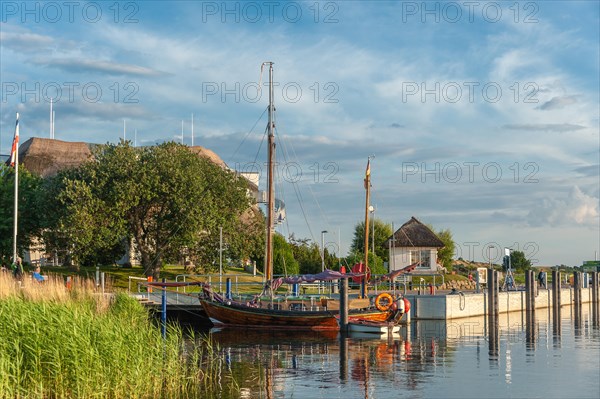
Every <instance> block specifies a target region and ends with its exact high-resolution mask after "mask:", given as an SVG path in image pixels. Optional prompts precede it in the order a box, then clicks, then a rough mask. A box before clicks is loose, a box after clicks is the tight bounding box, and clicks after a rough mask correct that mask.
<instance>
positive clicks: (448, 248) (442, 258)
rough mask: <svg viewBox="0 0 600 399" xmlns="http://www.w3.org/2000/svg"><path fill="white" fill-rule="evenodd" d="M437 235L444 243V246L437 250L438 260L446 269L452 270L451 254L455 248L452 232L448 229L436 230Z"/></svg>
mask: <svg viewBox="0 0 600 399" xmlns="http://www.w3.org/2000/svg"><path fill="white" fill-rule="evenodd" d="M437 236H438V238H439V239H440V240H442V242H443V243H444V247H443V248H440V249H438V251H437V258H438V262H439V263H440V264H442V266H444V267H445V268H446V270H448V271H452V256H453V255H454V249H455V246H454V240H453V239H452V232H451V231H450V229H446V230H440V231H438V232H437Z"/></svg>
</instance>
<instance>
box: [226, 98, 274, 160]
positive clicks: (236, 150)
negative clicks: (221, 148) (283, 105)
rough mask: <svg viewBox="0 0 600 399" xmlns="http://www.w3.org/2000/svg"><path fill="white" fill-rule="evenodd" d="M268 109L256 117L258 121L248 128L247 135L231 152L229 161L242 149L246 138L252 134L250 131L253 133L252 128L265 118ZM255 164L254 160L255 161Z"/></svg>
mask: <svg viewBox="0 0 600 399" xmlns="http://www.w3.org/2000/svg"><path fill="white" fill-rule="evenodd" d="M268 109H269V108H268V107H267V108H265V110H264V111H263V113H262V114H261V115H260V116H259V117H258V119H257V120H256V122H254V125H252V127H251V128H250V130H248V133H246V135H245V136H244V138H243V139H242V142H241V143H240V144H239V145H238V146H237V148H236V149H235V151H234V152H233V154H232V155H231V157H230V159H234V157H235V156H236V155H237V152H238V151H239V149H240V148H241V147H242V145H243V144H244V143H245V142H246V139H248V136H250V134H251V133H252V131H254V128H255V127H256V125H258V122H260V121H261V119H262V118H263V116H265V113H266V112H267V110H268ZM255 162H256V160H255Z"/></svg>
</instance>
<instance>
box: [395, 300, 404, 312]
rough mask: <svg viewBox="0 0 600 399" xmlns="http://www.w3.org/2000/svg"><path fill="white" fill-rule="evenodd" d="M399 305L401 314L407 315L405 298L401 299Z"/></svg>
mask: <svg viewBox="0 0 600 399" xmlns="http://www.w3.org/2000/svg"><path fill="white" fill-rule="evenodd" d="M397 303H398V310H400V313H402V314H404V313H406V311H405V310H404V298H399V299H398V301H397Z"/></svg>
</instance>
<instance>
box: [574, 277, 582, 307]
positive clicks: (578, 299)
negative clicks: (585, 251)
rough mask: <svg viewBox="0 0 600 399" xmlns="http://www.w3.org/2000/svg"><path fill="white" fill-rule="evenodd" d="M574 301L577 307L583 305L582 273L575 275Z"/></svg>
mask: <svg viewBox="0 0 600 399" xmlns="http://www.w3.org/2000/svg"><path fill="white" fill-rule="evenodd" d="M573 299H574V302H575V306H580V305H581V273H580V272H574V273H573Z"/></svg>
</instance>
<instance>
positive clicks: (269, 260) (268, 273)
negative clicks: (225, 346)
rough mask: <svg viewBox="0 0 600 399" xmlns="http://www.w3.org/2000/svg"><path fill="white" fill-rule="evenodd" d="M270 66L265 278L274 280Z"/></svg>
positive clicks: (273, 156)
mask: <svg viewBox="0 0 600 399" xmlns="http://www.w3.org/2000/svg"><path fill="white" fill-rule="evenodd" d="M264 65H269V125H268V127H267V129H268V134H269V136H268V154H269V155H268V172H267V190H268V191H267V254H266V259H265V278H266V280H267V281H270V280H271V279H272V278H273V208H274V207H275V187H274V184H273V181H274V179H273V174H274V171H275V168H274V165H275V135H274V129H275V123H274V122H273V113H274V111H275V106H274V105H273V62H264V63H263V66H264Z"/></svg>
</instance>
